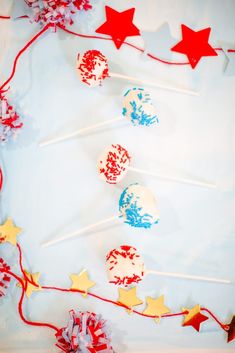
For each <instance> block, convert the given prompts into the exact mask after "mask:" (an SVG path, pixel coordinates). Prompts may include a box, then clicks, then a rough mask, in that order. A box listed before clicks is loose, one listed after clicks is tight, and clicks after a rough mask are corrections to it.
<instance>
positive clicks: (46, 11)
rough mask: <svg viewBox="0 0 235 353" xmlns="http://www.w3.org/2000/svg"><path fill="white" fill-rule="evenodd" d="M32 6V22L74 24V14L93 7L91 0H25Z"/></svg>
mask: <svg viewBox="0 0 235 353" xmlns="http://www.w3.org/2000/svg"><path fill="white" fill-rule="evenodd" d="M25 2H26V4H27V5H28V6H29V7H31V8H32V10H33V16H32V18H31V20H32V22H37V23H40V24H42V25H46V24H48V23H53V24H55V25H56V24H60V25H62V26H65V25H66V24H68V25H72V24H73V16H74V15H75V14H76V13H77V12H78V11H81V10H85V11H88V10H89V9H91V8H92V6H91V5H90V0H25Z"/></svg>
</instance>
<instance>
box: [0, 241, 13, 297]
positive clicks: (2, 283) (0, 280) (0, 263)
mask: <svg viewBox="0 0 235 353" xmlns="http://www.w3.org/2000/svg"><path fill="white" fill-rule="evenodd" d="M0 241H1V238H0ZM3 271H10V266H8V265H7V264H6V263H5V262H4V260H3V259H2V258H0V298H1V297H4V296H5V292H6V289H7V288H8V287H9V284H10V281H11V277H10V276H9V275H8V274H7V273H4V272H3Z"/></svg>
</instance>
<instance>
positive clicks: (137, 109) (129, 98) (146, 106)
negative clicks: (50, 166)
mask: <svg viewBox="0 0 235 353" xmlns="http://www.w3.org/2000/svg"><path fill="white" fill-rule="evenodd" d="M83 76H84V80H86V79H87V77H86V75H85V73H84V74H83ZM91 80H95V79H94V78H91ZM96 82H97V81H96ZM123 117H125V118H127V119H128V120H129V121H130V122H131V123H132V124H133V125H135V126H137V125H142V126H151V125H153V124H155V123H158V117H157V115H156V113H155V108H154V106H153V104H152V101H151V98H150V94H149V93H148V92H146V91H145V90H144V89H143V88H131V89H129V90H128V91H127V92H126V93H125V94H124V98H123V105H122V116H119V117H117V118H114V119H109V120H106V121H103V122H101V123H98V124H95V125H91V126H88V127H85V128H83V129H79V130H75V131H74V132H72V133H69V134H66V135H63V136H60V137H56V138H52V139H50V140H47V141H43V142H41V143H40V147H44V146H48V145H51V144H54V143H56V142H60V141H64V140H67V139H70V138H72V137H75V136H78V135H82V134H84V133H87V132H89V131H92V130H95V129H97V128H100V127H103V126H105V125H108V124H111V123H113V122H117V121H119V120H122V119H123Z"/></svg>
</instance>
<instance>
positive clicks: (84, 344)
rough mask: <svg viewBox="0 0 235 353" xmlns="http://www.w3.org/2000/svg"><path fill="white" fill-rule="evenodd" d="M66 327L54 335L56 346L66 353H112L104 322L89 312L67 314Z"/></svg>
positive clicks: (72, 311)
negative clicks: (68, 315)
mask: <svg viewBox="0 0 235 353" xmlns="http://www.w3.org/2000/svg"><path fill="white" fill-rule="evenodd" d="M69 314H70V319H69V322H68V325H67V326H66V327H64V328H62V329H60V330H59V331H58V333H57V334H56V338H57V344H56V346H57V347H59V348H60V349H61V350H62V351H63V352H66V353H73V352H74V353H85V352H86V353H87V352H91V353H95V352H105V353H113V349H112V347H111V345H110V338H109V332H108V330H107V327H106V322H105V321H104V320H103V319H102V318H101V316H100V315H96V314H94V313H90V312H84V313H83V312H78V313H75V311H74V310H71V311H70V312H69Z"/></svg>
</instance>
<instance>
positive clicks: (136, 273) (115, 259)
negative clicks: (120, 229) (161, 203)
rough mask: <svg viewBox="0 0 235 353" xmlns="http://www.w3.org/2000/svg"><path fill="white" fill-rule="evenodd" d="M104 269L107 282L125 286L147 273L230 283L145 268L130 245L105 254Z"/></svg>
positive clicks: (138, 280)
mask: <svg viewBox="0 0 235 353" xmlns="http://www.w3.org/2000/svg"><path fill="white" fill-rule="evenodd" d="M106 269H107V274H108V279H109V283H113V284H116V285H118V286H120V285H122V286H125V287H127V286H129V285H132V284H137V283H139V282H140V281H142V279H143V278H144V276H145V275H148V274H153V275H158V276H166V277H175V278H181V279H190V280H196V281H207V282H215V283H223V284H225V283H226V284H230V283H232V281H231V280H230V279H221V278H213V277H204V276H195V275H189V274H182V273H174V272H162V271H156V270H149V269H146V267H145V264H144V262H143V260H142V259H141V256H140V255H139V253H138V252H137V250H136V248H134V247H133V246H130V245H122V246H120V247H119V248H116V249H113V250H111V251H110V252H109V253H108V254H107V256H106Z"/></svg>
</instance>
